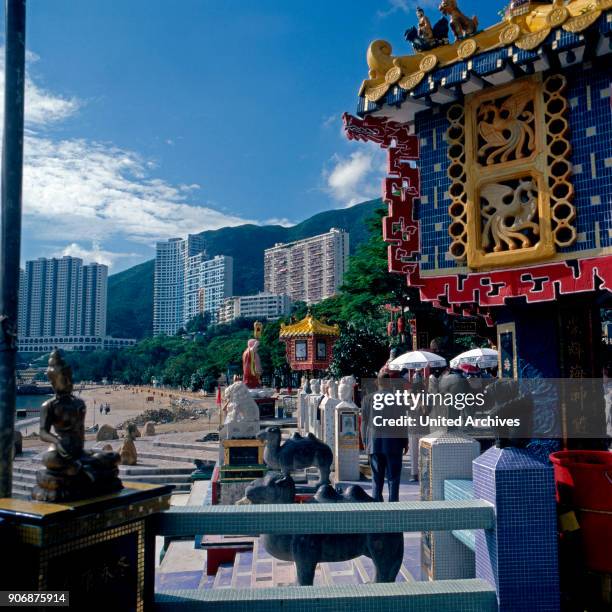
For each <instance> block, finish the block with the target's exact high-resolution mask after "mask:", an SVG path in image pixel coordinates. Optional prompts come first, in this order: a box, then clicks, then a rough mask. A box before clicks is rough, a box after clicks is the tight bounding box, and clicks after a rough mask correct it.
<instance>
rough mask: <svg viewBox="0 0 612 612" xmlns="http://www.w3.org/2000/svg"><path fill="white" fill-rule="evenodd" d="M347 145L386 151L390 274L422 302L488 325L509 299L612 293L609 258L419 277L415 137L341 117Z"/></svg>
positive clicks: (382, 123)
mask: <svg viewBox="0 0 612 612" xmlns="http://www.w3.org/2000/svg"><path fill="white" fill-rule="evenodd" d="M343 120H344V128H345V130H346V133H347V136H348V138H349V139H350V140H362V141H370V142H375V143H377V144H379V145H380V146H381V147H382V148H383V149H387V150H388V156H389V158H388V159H389V163H388V172H389V176H388V177H387V178H386V179H385V180H384V181H383V200H384V201H385V202H387V204H388V205H389V216H388V217H384V218H383V228H382V229H383V238H384V240H385V241H386V242H389V243H390V244H389V271H390V272H398V273H401V274H405V275H406V279H407V282H408V285H409V286H411V287H418V288H419V291H420V294H421V299H422V300H424V301H428V302H432V304H433V305H434V306H437V307H439V308H445V309H446V311H447V312H449V313H451V314H464V315H469V316H474V315H476V314H478V315H480V316H483V317H485V320H486V321H487V323H488V324H492V322H493V321H492V316H491V313H490V311H489V310H488V308H489V307H492V306H501V305H503V304H504V303H505V301H506V300H507V299H508V298H515V297H525V298H526V300H527V302H545V301H551V300H554V299H555V297H556V296H557V295H563V294H570V293H579V292H583V291H593V290H595V289H596V288H597V281H596V279H599V280H600V281H601V283H602V284H601V286H600V287H599V288H601V289H604V290H606V289H607V290H611V289H612V256H611V255H608V256H601V257H593V258H588V259H578V257H579V256H580V253H579V252H576V259H575V260H571V261H556V262H552V263H545V264H540V265H535V266H526V267H521V268H513V269H507V270H495V271H491V272H478V273H474V274H467V275H459V274H449V275H447V276H430V277H422V276H421V275H420V270H419V264H418V262H417V261H414V260H412V261H411V259H412V258H413V257H414V255H416V254H417V253H418V252H419V223H418V221H417V220H415V219H414V216H413V201H414V199H415V198H418V197H419V171H418V168H414V167H411V166H410V165H409V164H408V162H409V161H412V160H415V159H418V153H419V144H418V138H417V136H415V135H414V134H410V133H409V131H408V127H407V126H405V125H403V124H400V123H396V122H394V121H387V120H386V119H384V118H381V117H371V116H368V117H366V118H365V119H359V118H358V117H353V116H351V115H348V114H347V113H345V114H344V116H343Z"/></svg>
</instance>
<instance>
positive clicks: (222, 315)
mask: <svg viewBox="0 0 612 612" xmlns="http://www.w3.org/2000/svg"><path fill="white" fill-rule="evenodd" d="M290 312H291V300H290V299H289V296H288V295H274V294H272V293H258V294H257V295H241V296H236V297H230V298H226V299H225V300H224V301H223V304H222V305H221V307H220V308H219V315H218V323H229V322H230V321H233V320H234V319H237V318H238V317H245V318H248V319H278V318H279V317H282V316H285V315H288V314H289V313H290Z"/></svg>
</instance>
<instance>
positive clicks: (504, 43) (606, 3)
mask: <svg viewBox="0 0 612 612" xmlns="http://www.w3.org/2000/svg"><path fill="white" fill-rule="evenodd" d="M610 8H612V0H570V2H568V3H567V4H565V3H564V2H563V0H554V2H538V1H533V0H528V1H523V0H515V1H513V2H511V4H510V6H509V7H508V9H507V10H506V12H505V17H504V19H503V20H502V21H501V22H499V23H497V24H495V25H493V26H491V27H489V28H486V29H485V30H481V31H477V27H478V19H477V18H476V17H472V18H469V17H467V16H465V15H464V14H463V13H462V12H461V11H460V9H459V8H458V6H457V1H456V0H442V2H441V4H440V11H441V12H442V13H443V14H445V15H448V16H449V17H450V21H451V27H452V28H453V32H454V33H455V36H456V37H457V40H455V42H453V43H452V44H448V39H446V40H445V41H444V43H443V44H440V45H438V44H433V43H434V42H435V41H434V40H433V39H432V38H431V35H430V30H431V31H432V32H433V35H434V38H436V36H437V35H438V32H440V33H441V32H442V29H441V28H442V27H443V25H444V24H441V25H440V29H439V30H438V31H437V30H436V29H437V26H438V24H439V23H440V22H437V23H436V24H435V25H434V26H431V22H430V21H429V19H427V18H426V15H425V13H424V12H423V11H422V10H421V11H419V12H417V17H418V19H419V25H418V27H414V28H411V29H409V30H407V31H406V34H405V37H406V39H407V40H409V41H410V42H412V45H413V48H414V51H415V53H414V54H412V55H404V56H397V57H395V56H393V49H392V47H391V45H390V43H388V42H387V41H386V40H375V41H374V42H373V43H372V44H371V45H370V47H369V48H368V52H367V62H368V67H369V78H368V79H366V80H364V81H363V83H362V85H361V88H360V90H359V95H360V96H364V97H365V98H366V99H367V100H369V101H370V102H378V101H379V100H381V99H382V98H384V96H385V95H386V94H387V92H388V91H389V89H390V88H392V87H399V88H401V89H403V90H405V91H410V90H411V89H414V88H415V87H416V86H417V85H418V84H419V83H420V82H421V81H422V80H423V79H424V77H425V75H426V74H428V73H429V72H431V71H433V70H435V69H437V68H440V67H444V66H449V65H452V64H454V63H456V62H458V61H462V60H466V59H468V58H470V57H472V56H474V55H475V54H477V53H484V52H487V51H492V50H494V49H499V48H503V47H508V46H510V45H514V46H516V47H518V48H519V49H524V50H528V51H531V50H533V49H536V48H537V47H539V46H540V45H541V44H542V43H543V42H544V40H546V37H547V36H548V35H549V34H550V32H551V31H552V30H554V29H555V28H563V29H564V30H566V31H568V32H575V33H576V32H582V31H584V30H585V29H586V28H588V27H589V26H590V25H592V24H593V23H594V22H595V21H596V20H597V19H598V18H599V16H600V15H601V14H602V12H603V11H606V10H609V9H610ZM442 19H443V20H444V21H446V17H443V18H442ZM453 24H454V25H453ZM470 32H471V33H470ZM432 44H433V46H432Z"/></svg>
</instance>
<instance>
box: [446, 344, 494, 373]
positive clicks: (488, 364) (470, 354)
mask: <svg viewBox="0 0 612 612" xmlns="http://www.w3.org/2000/svg"><path fill="white" fill-rule="evenodd" d="M462 363H469V364H471V365H475V366H478V367H479V368H496V367H497V351H496V350H495V349H490V348H478V349H472V350H471V351H465V353H461V354H460V355H457V356H456V357H453V359H451V362H450V364H451V367H452V368H456V367H458V366H459V364H462Z"/></svg>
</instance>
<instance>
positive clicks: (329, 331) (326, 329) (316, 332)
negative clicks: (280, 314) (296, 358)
mask: <svg viewBox="0 0 612 612" xmlns="http://www.w3.org/2000/svg"><path fill="white" fill-rule="evenodd" d="M339 335H340V327H338V325H327V324H325V323H322V322H321V321H319V320H317V319H315V318H314V317H313V316H312V315H311V314H309V315H306V317H305V318H304V319H302V320H301V321H298V322H297V323H291V324H290V325H285V324H284V323H281V328H280V334H279V337H280V338H294V337H296V336H339Z"/></svg>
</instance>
